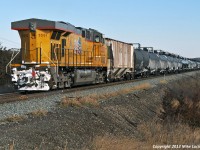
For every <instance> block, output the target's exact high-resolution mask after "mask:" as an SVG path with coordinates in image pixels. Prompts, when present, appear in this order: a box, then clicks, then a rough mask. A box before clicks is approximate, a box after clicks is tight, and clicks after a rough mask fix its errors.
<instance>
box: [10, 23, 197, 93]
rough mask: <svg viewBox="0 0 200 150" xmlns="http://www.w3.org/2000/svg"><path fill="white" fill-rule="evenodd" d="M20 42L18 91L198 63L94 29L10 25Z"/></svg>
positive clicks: (64, 25)
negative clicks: (127, 41) (136, 45)
mask: <svg viewBox="0 0 200 150" xmlns="http://www.w3.org/2000/svg"><path fill="white" fill-rule="evenodd" d="M11 27H12V29H14V30H18V32H19V35H20V38H21V49H20V55H21V63H12V65H11V67H12V74H11V76H12V82H13V83H14V85H15V87H16V88H17V89H18V90H20V91H48V90H50V89H56V88H67V87H71V86H76V85H85V84H96V83H103V82H109V81H114V80H122V79H126V80H128V79H133V78H134V77H136V76H148V75H149V74H157V73H168V72H176V71H181V70H184V69H195V68H200V63H199V62H194V61H191V60H188V59H187V60H186V59H185V58H182V57H180V56H177V55H172V54H169V53H165V52H163V51H152V50H151V49H149V48H146V47H145V48H142V47H140V44H139V46H138V47H137V48H135V50H134V47H133V44H132V43H126V42H121V41H118V40H114V39H111V38H104V36H103V34H102V33H100V32H99V31H97V30H95V29H91V28H89V29H86V28H82V27H75V26H73V25H72V24H70V23H66V22H57V21H49V20H42V19H27V20H22V21H16V22H12V24H11Z"/></svg>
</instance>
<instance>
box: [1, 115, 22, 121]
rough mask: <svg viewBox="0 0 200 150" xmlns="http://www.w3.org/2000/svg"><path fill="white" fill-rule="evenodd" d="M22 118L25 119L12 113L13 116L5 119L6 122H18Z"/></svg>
mask: <svg viewBox="0 0 200 150" xmlns="http://www.w3.org/2000/svg"><path fill="white" fill-rule="evenodd" d="M24 119H25V117H23V116H18V115H13V116H10V117H8V118H6V119H5V120H6V121H8V122H19V121H22V120H24Z"/></svg>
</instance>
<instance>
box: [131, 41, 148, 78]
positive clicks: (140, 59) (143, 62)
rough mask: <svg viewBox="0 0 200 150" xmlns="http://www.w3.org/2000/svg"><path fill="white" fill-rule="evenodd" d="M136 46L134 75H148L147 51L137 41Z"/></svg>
mask: <svg viewBox="0 0 200 150" xmlns="http://www.w3.org/2000/svg"><path fill="white" fill-rule="evenodd" d="M134 44H137V45H138V47H137V48H135V49H134V69H135V70H134V72H135V77H138V76H148V74H149V69H148V66H149V53H148V51H144V50H143V49H142V48H141V47H140V44H139V43H134Z"/></svg>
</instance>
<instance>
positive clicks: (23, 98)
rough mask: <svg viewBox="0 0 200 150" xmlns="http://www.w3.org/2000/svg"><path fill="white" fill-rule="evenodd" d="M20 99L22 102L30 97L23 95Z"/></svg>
mask: <svg viewBox="0 0 200 150" xmlns="http://www.w3.org/2000/svg"><path fill="white" fill-rule="evenodd" d="M19 99H20V100H27V99H28V96H26V95H21V96H19Z"/></svg>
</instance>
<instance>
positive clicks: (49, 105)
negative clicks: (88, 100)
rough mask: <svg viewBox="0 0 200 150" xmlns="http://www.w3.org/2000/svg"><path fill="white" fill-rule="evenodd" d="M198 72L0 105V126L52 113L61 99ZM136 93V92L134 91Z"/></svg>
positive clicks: (153, 84)
mask: <svg viewBox="0 0 200 150" xmlns="http://www.w3.org/2000/svg"><path fill="white" fill-rule="evenodd" d="M197 72H199V71H195V72H187V73H182V74H174V75H170V76H162V77H158V78H154V79H149V80H143V81H130V83H125V84H120V85H114V86H108V87H101V88H94V89H88V90H84V91H77V92H74V93H67V94H65V93H62V90H61V91H60V93H59V94H56V95H51V96H47V97H41V98H37V99H31V100H25V101H18V102H12V103H4V104H0V124H4V123H5V122H4V120H5V119H6V118H9V117H12V116H24V117H26V115H27V114H29V113H31V112H34V111H38V110H45V111H48V112H53V111H54V110H55V109H56V108H57V107H58V106H57V105H58V103H59V102H60V101H61V100H62V98H63V97H65V96H68V97H76V96H86V95H90V94H97V95H98V94H105V93H111V92H112V93H113V92H117V91H120V90H123V89H126V88H132V87H134V86H138V85H140V84H144V83H149V84H150V85H151V86H152V87H154V86H156V85H157V84H160V81H162V80H166V81H167V82H170V81H174V80H177V79H180V78H183V77H188V76H192V75H194V74H196V73H197ZM135 92H137V91H135Z"/></svg>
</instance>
